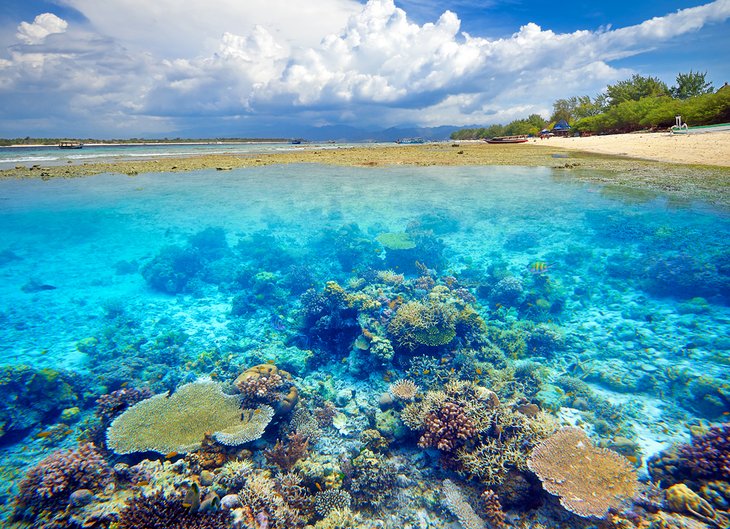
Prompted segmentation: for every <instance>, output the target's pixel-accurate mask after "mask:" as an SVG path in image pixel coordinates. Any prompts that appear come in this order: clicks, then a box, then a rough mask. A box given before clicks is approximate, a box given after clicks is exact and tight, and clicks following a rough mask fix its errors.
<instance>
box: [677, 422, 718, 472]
mask: <svg viewBox="0 0 730 529" xmlns="http://www.w3.org/2000/svg"><path fill="white" fill-rule="evenodd" d="M678 455H679V457H680V458H681V459H682V463H681V467H680V468H682V469H686V470H687V471H688V472H689V474H690V475H691V476H693V477H699V478H703V479H708V480H709V479H722V480H725V481H730V424H722V425H719V426H713V427H711V428H710V429H709V430H708V431H707V432H705V433H703V434H702V435H698V436H693V437H692V440H691V442H690V443H689V444H686V445H682V446H680V448H679V451H678Z"/></svg>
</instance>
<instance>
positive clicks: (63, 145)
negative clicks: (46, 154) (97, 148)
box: [58, 141, 84, 149]
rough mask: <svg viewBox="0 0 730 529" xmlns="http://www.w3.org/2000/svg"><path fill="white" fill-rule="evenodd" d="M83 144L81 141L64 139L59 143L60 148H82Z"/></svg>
mask: <svg viewBox="0 0 730 529" xmlns="http://www.w3.org/2000/svg"><path fill="white" fill-rule="evenodd" d="M83 146H84V144H83V143H81V142H80V141H62V142H60V143H59V144H58V148H59V149H81V148H83Z"/></svg>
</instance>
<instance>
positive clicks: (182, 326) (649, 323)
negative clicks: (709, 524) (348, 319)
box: [0, 146, 730, 505]
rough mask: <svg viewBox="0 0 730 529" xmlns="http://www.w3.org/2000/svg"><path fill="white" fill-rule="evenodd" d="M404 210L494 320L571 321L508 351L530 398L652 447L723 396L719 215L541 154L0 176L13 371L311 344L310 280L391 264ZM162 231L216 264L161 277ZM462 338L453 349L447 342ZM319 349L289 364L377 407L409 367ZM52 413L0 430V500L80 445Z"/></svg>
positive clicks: (108, 375) (168, 370) (85, 404)
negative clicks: (525, 376) (524, 372)
mask: <svg viewBox="0 0 730 529" xmlns="http://www.w3.org/2000/svg"><path fill="white" fill-rule="evenodd" d="M271 148H278V147H273V146H272V147H271ZM170 152H171V154H179V152H178V151H177V149H171V151H170ZM105 154H106V153H105ZM69 156H72V154H69ZM40 161H42V162H45V161H46V160H39V162H40ZM13 163H15V162H13ZM414 226H415V227H418V228H419V229H421V230H422V231H423V232H428V233H430V234H431V238H430V239H429V240H430V241H431V242H432V243H433V244H434V245H435V246H433V248H435V249H434V250H431V251H433V252H437V253H438V255H437V254H436V253H434V254H433V255H429V254H428V253H427V251H426V250H424V252H426V253H421V258H423V260H424V262H423V265H425V266H426V267H429V268H436V269H437V270H436V271H435V272H434V273H433V274H432V275H433V276H434V277H447V276H450V277H453V278H455V281H456V282H458V284H460V285H461V286H463V288H465V289H467V290H468V291H469V292H470V293H471V294H472V295H473V296H474V298H475V299H474V301H473V302H472V304H473V306H474V307H475V308H476V310H477V311H478V312H479V314H480V315H481V316H482V318H483V319H484V320H485V321H486V322H487V324H488V325H491V326H493V327H494V328H501V329H507V328H510V326H514V325H519V324H520V322H522V321H528V322H530V325H536V324H539V325H542V326H545V328H549V329H552V330H554V331H555V333H557V335H559V336H560V340H558V341H559V343H551V344H549V346H546V347H547V349H541V348H540V347H539V346H534V347H531V346H529V344H528V347H527V348H526V349H522V350H520V351H513V352H511V355H512V357H513V358H510V361H514V362H517V363H522V364H525V363H533V364H539V365H540V366H543V368H544V372H543V375H542V376H543V377H544V384H545V386H544V388H543V390H544V391H543V394H542V395H539V396H538V397H536V399H537V401H539V402H540V404H541V406H544V407H545V408H546V409H547V408H550V406H552V413H554V414H555V415H556V416H560V417H561V418H562V420H564V421H572V422H576V421H578V422H579V423H581V424H583V425H584V426H585V427H586V428H588V429H589V430H591V431H592V432H593V431H595V432H596V433H597V435H598V436H599V437H602V438H606V439H610V438H612V437H615V436H616V435H620V436H622V437H626V438H629V439H630V440H631V441H632V442H634V443H635V444H636V445H637V446H638V453H640V454H641V455H642V456H643V458H644V459H645V458H646V457H647V456H648V455H651V454H652V453H655V452H656V451H658V450H660V449H662V448H665V447H667V446H668V445H669V444H671V443H672V442H675V441H680V440H686V439H687V433H688V430H687V426H688V424H692V423H693V422H697V421H699V420H706V421H718V420H722V418H723V417H725V416H726V415H727V413H728V411H729V410H730V406H729V404H730V391H729V390H728V381H730V361H729V360H728V358H729V355H728V353H729V352H730V218H729V217H728V215H727V212H725V211H719V210H713V209H712V208H710V207H708V206H705V205H703V204H701V203H694V204H682V205H677V204H676V203H674V202H672V201H670V200H668V199H667V198H666V197H663V196H661V195H657V194H648V193H644V192H639V191H636V190H631V189H620V188H613V187H603V186H600V185H595V184H587V183H578V182H575V181H572V180H571V179H570V178H566V177H564V176H559V175H558V174H557V173H554V172H553V171H552V170H551V169H548V168H520V167H429V168H411V167H402V168H342V167H328V166H318V165H299V166H272V167H265V168H247V169H237V170H233V171H229V172H225V173H222V172H216V171H196V172H190V173H172V174H142V175H139V176H135V177H125V176H119V175H99V176H95V177H89V178H83V179H70V180H61V179H58V180H50V181H39V180H6V181H1V182H0V233H2V237H1V238H0V359H2V364H3V366H4V367H3V369H7V367H8V366H13V365H15V366H17V365H28V366H31V367H32V368H34V369H41V368H52V369H55V370H62V371H64V372H68V373H75V374H76V375H77V376H78V377H80V378H81V380H82V381H83V384H84V385H85V386H86V392H87V394H86V395H85V396H84V399H86V400H83V399H82V400H81V401H79V402H77V405H78V407H80V408H81V412H82V414H83V413H87V414H91V413H92V412H93V406H94V399H95V398H96V397H98V396H99V395H100V394H102V393H104V392H108V391H111V390H113V389H118V388H119V387H120V386H121V385H123V384H125V383H128V384H130V385H133V386H137V387H139V386H142V385H147V386H148V387H150V388H152V389H153V390H154V391H155V392H158V391H163V390H166V389H173V388H174V387H175V386H176V385H177V384H179V383H181V382H183V381H190V380H193V379H195V378H196V377H199V376H205V375H209V374H211V373H214V375H215V376H217V377H219V378H227V377H230V376H231V374H232V373H233V375H232V376H234V377H235V371H236V370H237V369H240V368H242V367H243V368H245V367H247V366H249V365H252V364H255V363H258V362H257V361H256V360H263V361H266V360H276V354H275V353H274V356H273V357H271V356H269V357H267V356H266V354H265V353H261V350H266V348H267V347H268V348H269V349H271V347H274V348H276V347H280V348H281V349H282V350H283V349H287V351H288V352H287V355H289V356H291V355H292V354H296V350H297V348H301V349H302V350H303V349H308V348H313V347H315V346H316V344H315V343H313V340H312V337H311V336H308V331H307V329H306V328H303V327H302V322H301V315H300V313H299V311H300V309H301V296H302V293H303V291H304V290H305V289H306V287H308V286H310V285H311V286H312V287H313V288H314V289H315V290H319V291H321V289H322V288H324V286H325V283H326V282H327V281H337V282H338V283H339V284H340V285H342V286H343V287H345V288H350V287H351V286H353V285H357V284H358V282H357V278H367V277H368V274H369V273H371V272H372V271H373V270H385V269H388V268H393V267H394V265H393V262H392V261H388V252H389V250H388V249H387V248H382V246H381V245H380V244H379V243H378V239H377V238H378V236H380V235H382V234H384V233H400V232H408V231H409V230H412V229H414ZM209 228H212V230H209ZM201 234H203V235H201ZM196 237H197V239H196ZM195 241H197V242H195ZM433 241H437V242H438V244H436V243H435V242H433ZM196 245H197V246H196ZM170 246H177V247H178V248H182V249H185V248H190V247H191V246H194V247H195V248H196V251H198V252H200V253H202V254H203V256H202V259H203V261H204V262H205V264H204V265H203V266H202V268H201V267H200V266H198V268H196V269H195V270H194V271H192V272H191V271H189V270H188V271H187V272H184V271H183V272H184V273H187V274H188V275H187V276H186V277H185V279H184V286H181V287H180V288H174V289H173V288H170V289H168V291H165V288H164V287H163V288H160V285H159V284H158V285H157V287H155V285H154V284H153V282H151V280H150V276H149V273H147V272H145V270H148V269H149V266H150V263H153V262H156V261H155V260H156V259H158V260H159V256H160V255H164V249H165V248H166V247H170ZM206 252H207V255H206ZM429 260H431V262H429ZM181 266H182V265H181ZM196 266H197V265H196ZM294 271H298V272H297V273H299V274H300V275H301V277H306V281H305V280H304V279H301V281H305V283H306V284H301V283H299V284H297V281H299V280H297V279H296V278H295V279H292V277H293V276H294V275H295V272H294ZM183 272H181V273H183ZM395 272H405V273H406V277H407V278H408V277H409V276H410V277H414V276H415V275H417V274H418V273H419V272H418V270H417V269H415V271H411V270H408V269H403V270H395ZM297 277H299V276H297ZM504 277H512V278H516V280H517V281H518V282H519V283H520V284H521V288H522V291H521V293H518V294H515V296H516V297H514V296H512V295H510V294H505V295H504V297H500V295H499V294H498V293H496V292H495V288H497V286H496V285H497V283H499V280H500V278H504ZM168 279H169V277H168ZM348 285H349V286H350V287H348ZM533 294H534V295H533ZM530 295H532V296H533V297H532V298H529V296H530ZM520 296H521V297H520ZM92 338H93V339H94V340H96V342H97V343H99V344H104V347H105V348H106V349H105V350H104V351H101V352H100V351H99V349H96V352H94V351H91V352H90V349H89V347H86V346H84V345H83V344H84V343H87V344H88V342H85V341H87V340H89V339H92ZM115 340H116V342H115ZM80 343H81V344H82V345H80ZM110 344H111V345H110ZM100 347H101V345H99V348H100ZM92 349H93V348H92ZM292 351H294V353H292ZM456 353H458V351H457V347H456V346H455V345H453V344H452V345H451V346H449V347H446V348H443V349H442V350H439V351H438V353H437V355H438V356H439V357H441V358H442V361H443V359H444V358H445V359H446V361H449V360H450V358H451V357H453V355H454V354H456ZM302 354H303V353H302ZM318 354H319V356H318V358H319V360H320V361H319V364H315V365H312V366H310V367H304V368H301V369H300V371H299V372H295V373H294V374H295V375H296V377H298V380H302V381H303V382H302V384H303V385H304V386H307V384H308V382H307V381H306V379H308V377H309V378H312V377H313V378H312V379H313V380H314V379H317V377H318V376H320V377H321V376H323V375H322V373H325V374H326V373H327V372H328V370H329V372H330V374H331V375H332V376H334V377H335V378H336V379H337V380H336V381H335V382H334V384H335V390H337V391H336V392H339V391H341V390H343V389H354V390H355V394H354V396H353V397H352V398H353V399H357V400H358V402H360V404H361V405H362V406H367V403H368V402H369V403H371V405H372V407H373V409H375V408H377V401H378V396H379V395H380V394H382V393H383V392H384V391H386V390H387V382H388V380H390V379H395V378H404V377H405V376H406V370H407V369H408V366H407V364H405V363H404V364H402V365H398V364H397V363H396V364H395V365H392V366H383V367H378V366H375V367H374V368H373V369H372V371H371V372H368V373H362V372H358V371H357V370H356V369H353V370H351V371H349V372H348V370H347V369H346V368H343V367H342V366H341V364H342V362H341V360H342V356H341V355H340V356H338V355H337V353H335V352H334V351H333V352H331V353H328V352H327V351H320V352H319V353H318ZM328 354H330V355H331V358H329V362H328V361H327V355H328ZM508 356H510V355H508ZM323 358H324V361H323V360H322V359H323ZM287 361H288V362H289V365H296V361H293V360H291V358H289V359H288V360H287ZM302 365H303V364H302ZM290 370H291V368H290ZM388 371H390V373H389V372H388ZM315 373H319V374H315ZM566 376H569V377H572V379H578V380H582V381H583V382H585V383H586V384H588V387H590V388H591V391H592V394H593V397H592V398H593V399H594V400H589V401H588V402H586V401H585V400H584V401H580V402H579V401H578V400H579V399H571V398H570V394H571V390H570V389H569V388H567V387H565V385H563V386H562V387H561V385H560V379H561V377H566ZM125 377H126V378H125ZM312 385H314V383H312ZM550 391H553V392H554V393H555V395H557V396H555V395H554V397H553V400H552V401H551V397H550ZM546 395H547V396H546ZM566 395H568V397H567V398H566ZM594 401H600V402H604V403H609V404H611V405H613V406H615V407H616V408H615V409H616V410H618V413H620V414H621V415H622V420H621V421H620V423H616V424H613V423H612V424H610V425H609V426H606V425H605V424H603V423H601V424H598V421H597V420H596V419H595V417H593V416H591V414H590V412H591V409H590V403H591V402H594ZM336 404H337V405H338V406H341V407H342V408H341V409H344V407H345V406H346V405H347V401H345V402H336ZM3 406H4V407H11V408H12V407H13V406H20V404H18V403H16V402H8V401H6V402H4V403H3ZM6 409H7V408H6ZM59 411H60V410H51V411H50V412H49V413H47V414H45V415H40V416H39V419H38V421H39V422H38V423H37V424H31V425H28V427H27V428H25V429H22V431H14V432H13V433H12V435H10V434H9V435H7V436H6V438H5V439H4V440H3V441H2V446H0V451H2V452H4V453H5V455H2V456H0V459H2V460H3V461H4V462H3V467H2V471H3V472H4V473H5V477H6V483H7V485H6V487H8V489H7V491H6V495H5V497H4V500H5V502H6V505H8V502H9V501H11V499H12V496H13V494H14V492H13V490H14V489H13V488H12V485H13V482H17V480H18V479H19V478H20V476H22V471H23V468H22V467H23V465H24V464H28V463H30V462H35V461H37V460H38V458H39V457H41V456H43V455H46V454H47V453H48V452H49V450H50V449H51V448H56V447H58V446H68V445H69V443H70V442H71V439H70V438H67V439H66V440H63V441H60V442H59V444H57V445H55V446H54V445H51V446H49V445H48V444H47V442H46V440H45V439H44V438H43V437H41V438H39V437H37V434H38V433H39V432H41V431H45V430H47V429H48V428H50V427H52V426H53V425H54V424H57V423H58V422H61V419H59V416H58V412H59ZM54 413H55V415H54ZM350 420H351V421H352V423H353V424H355V425H362V423H361V422H358V419H357V417H350ZM81 424H82V422H78V423H74V424H72V427H73V428H77V429H82V426H81ZM12 428H13V426H12V424H6V425H4V429H5V431H6V432H7V431H10V430H12ZM601 428H603V430H601ZM606 428H615V430H609V431H607V430H606ZM44 443H45V444H44ZM24 446H25V447H30V449H28V448H25V449H22V447H24ZM8 476H9V477H10V479H7V478H8Z"/></svg>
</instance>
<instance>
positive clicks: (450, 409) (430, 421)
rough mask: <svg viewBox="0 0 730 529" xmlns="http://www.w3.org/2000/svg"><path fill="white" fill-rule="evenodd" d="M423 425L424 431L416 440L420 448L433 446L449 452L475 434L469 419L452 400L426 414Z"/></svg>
mask: <svg viewBox="0 0 730 529" xmlns="http://www.w3.org/2000/svg"><path fill="white" fill-rule="evenodd" d="M424 425H425V427H426V431H425V432H424V433H423V435H422V436H421V439H420V440H419V441H418V446H420V447H421V448H428V447H431V446H433V447H436V448H438V449H439V450H444V451H447V452H450V451H452V450H453V449H454V448H456V446H457V445H458V444H459V443H461V442H463V441H465V440H467V439H469V438H470V437H472V436H474V435H475V434H476V430H475V429H474V424H473V422H472V421H471V419H469V417H468V416H467V415H466V413H465V412H464V410H463V409H462V408H461V407H460V406H459V405H458V404H455V403H453V402H444V403H443V404H442V405H441V407H440V408H439V409H438V410H436V411H433V412H431V413H429V414H428V415H426V418H425V420H424Z"/></svg>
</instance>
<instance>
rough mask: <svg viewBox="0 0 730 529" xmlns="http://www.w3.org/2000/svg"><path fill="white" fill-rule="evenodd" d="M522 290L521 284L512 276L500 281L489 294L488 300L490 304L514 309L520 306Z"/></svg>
mask: <svg viewBox="0 0 730 529" xmlns="http://www.w3.org/2000/svg"><path fill="white" fill-rule="evenodd" d="M523 291H524V289H523V287H522V282H521V281H520V280H519V279H517V278H516V277H513V276H508V277H505V278H503V279H500V280H499V281H498V282H497V284H496V285H494V287H492V290H491V291H490V292H489V300H490V301H491V302H492V303H499V304H502V305H506V306H508V307H515V306H517V305H519V304H520V300H521V297H522V293H523Z"/></svg>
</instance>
